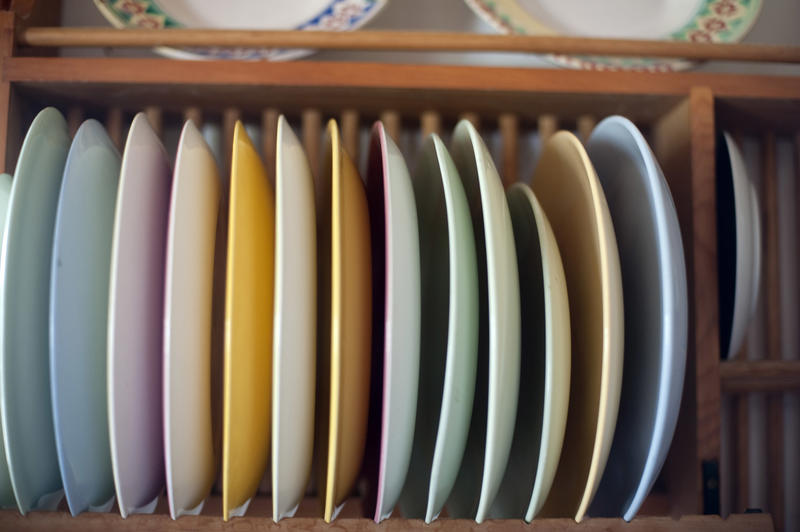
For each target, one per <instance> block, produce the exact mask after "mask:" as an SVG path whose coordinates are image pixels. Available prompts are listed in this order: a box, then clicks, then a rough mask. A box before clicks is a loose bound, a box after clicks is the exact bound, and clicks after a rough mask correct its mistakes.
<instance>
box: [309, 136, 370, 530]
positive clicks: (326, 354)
mask: <svg viewBox="0 0 800 532" xmlns="http://www.w3.org/2000/svg"><path fill="white" fill-rule="evenodd" d="M323 161H324V162H323V171H322V179H321V186H320V190H319V196H318V199H319V201H318V203H317V214H318V222H319V231H318V233H317V234H318V237H319V243H320V253H319V255H318V257H319V264H320V277H319V279H320V282H319V288H320V292H323V294H321V297H320V305H322V307H321V308H320V322H319V323H320V335H319V342H320V348H319V350H318V352H319V356H320V360H319V371H320V379H319V380H320V381H321V383H322V384H321V388H320V396H319V398H318V419H319V420H320V424H319V426H320V430H319V435H320V437H319V438H318V439H319V441H320V445H321V448H320V456H319V458H320V461H319V465H320V471H321V473H322V474H323V475H324V481H323V482H322V484H321V488H322V487H324V490H323V491H322V493H324V494H325V506H324V513H323V517H324V518H325V521H328V522H330V521H331V520H332V519H334V518H335V517H336V514H338V512H339V510H341V508H342V506H343V505H344V502H345V501H346V500H347V497H348V496H349V495H350V492H351V491H352V489H353V486H354V485H355V482H356V479H357V477H358V474H359V472H360V470H361V464H362V460H363V457H364V446H365V442H366V432H367V412H368V408H369V379H370V342H371V336H370V334H371V328H372V327H371V326H372V277H371V276H372V271H371V263H370V262H371V259H370V228H369V212H368V210H367V198H366V193H365V190H364V184H363V183H362V181H361V178H360V177H359V175H358V171H357V170H356V168H355V166H354V165H353V163H352V161H351V160H350V156H349V155H348V154H347V152H346V151H345V150H344V148H343V147H342V145H341V141H340V138H339V130H338V128H337V126H336V122H335V121H333V120H331V121H330V122H328V127H327V130H326V136H325V156H324V159H323Z"/></svg>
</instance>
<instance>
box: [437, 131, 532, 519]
mask: <svg viewBox="0 0 800 532" xmlns="http://www.w3.org/2000/svg"><path fill="white" fill-rule="evenodd" d="M452 153H453V160H454V161H455V164H456V168H458V173H459V175H460V176H461V182H462V183H463V184H464V191H465V192H466V195H467V201H468V203H469V206H470V213H471V217H472V227H473V231H474V234H475V243H476V245H475V248H476V250H477V261H478V301H479V304H478V308H479V333H478V379H477V381H476V390H475V403H474V407H473V411H472V422H471V425H470V434H469V438H468V441H467V449H466V452H465V454H464V461H463V463H462V464H461V471H460V472H459V477H458V478H457V480H456V485H455V487H454V489H453V493H452V495H451V496H450V500H449V502H448V510H449V511H450V514H451V515H452V516H454V517H463V518H470V517H473V516H475V520H476V521H478V522H479V523H480V522H482V521H483V520H484V519H485V518H486V516H487V514H488V512H489V509H490V508H491V505H492V502H493V501H494V498H495V496H496V495H497V490H498V489H499V488H500V482H501V481H502V479H503V474H504V473H505V469H506V464H507V462H508V456H509V452H510V450H511V442H512V440H513V437H514V423H515V420H516V416H517V394H518V391H519V371H520V307H519V274H518V271H517V255H516V251H515V246H514V231H513V229H512V225H511V215H510V213H509V210H508V203H507V202H506V198H505V194H504V192H503V184H502V182H501V181H500V176H499V175H498V173H497V170H496V169H495V166H494V163H493V162H492V158H491V155H490V154H489V151H488V150H487V148H486V146H485V145H484V143H483V140H482V139H481V137H480V135H479V134H478V132H477V131H476V130H475V128H474V127H473V126H472V124H470V123H469V122H468V121H466V120H462V121H461V122H459V124H458V125H457V126H456V129H455V131H454V133H453V147H452ZM478 489H479V490H480V492H479V493H478V491H477V490H478Z"/></svg>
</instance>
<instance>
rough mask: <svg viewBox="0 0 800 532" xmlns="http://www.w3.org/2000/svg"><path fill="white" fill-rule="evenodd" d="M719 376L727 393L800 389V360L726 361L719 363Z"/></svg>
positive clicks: (723, 389)
mask: <svg viewBox="0 0 800 532" xmlns="http://www.w3.org/2000/svg"><path fill="white" fill-rule="evenodd" d="M719 376H720V380H721V384H722V391H723V392H725V393H728V394H733V393H745V392H782V391H792V390H794V391H800V361H788V360H758V361H753V362H744V361H742V362H739V361H731V362H727V361H726V362H722V363H721V364H720V365H719Z"/></svg>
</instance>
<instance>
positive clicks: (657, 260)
mask: <svg viewBox="0 0 800 532" xmlns="http://www.w3.org/2000/svg"><path fill="white" fill-rule="evenodd" d="M586 148H587V151H588V153H589V157H590V158H591V160H592V164H594V167H595V169H596V170H597V175H598V177H599V178H600V182H601V183H602V185H603V191H604V193H605V195H606V201H607V202H608V208H609V211H610V212H611V219H612V221H613V223H614V232H615V233H616V235H617V245H618V248H619V257H620V266H621V268H622V291H623V297H624V308H625V355H624V361H625V362H624V367H623V373H622V395H621V397H620V404H619V414H618V417H617V428H616V431H615V432H614V442H613V444H612V446H611V452H610V454H609V457H608V463H607V465H606V469H605V473H604V474H603V478H602V480H601V481H600V486H599V487H598V489H597V494H596V496H595V499H594V501H593V503H592V505H591V507H590V510H589V513H590V514H591V515H593V516H608V517H619V516H622V517H624V518H625V519H626V520H628V521H629V520H631V519H632V518H633V517H634V516H635V515H636V512H637V511H638V510H639V507H640V506H641V505H642V502H644V499H645V497H646V496H647V494H648V492H649V491H650V488H651V487H652V486H653V483H654V482H655V480H656V477H657V476H658V473H659V471H660V470H661V466H662V465H663V464H664V459H665V458H666V456H667V451H668V450H669V446H670V442H671V441H672V434H673V432H674V431H675V423H676V422H677V419H678V410H679V409H680V402H681V393H682V391H683V372H684V368H685V366H686V343H687V327H688V323H687V319H688V318H687V316H688V312H689V309H688V295H687V288H686V263H685V260H684V255H683V244H682V242H681V233H680V226H679V225H678V215H677V212H676V211H675V204H674V203H673V201H672V195H671V194H670V192H669V188H668V187H667V182H666V180H665V179H664V175H663V174H662V172H661V168H659V166H658V162H657V161H656V159H655V156H654V155H653V153H652V151H650V148H649V146H648V145H647V142H646V141H645V139H644V137H643V136H642V134H641V133H640V132H639V130H638V129H636V126H635V125H633V123H632V122H631V121H630V120H628V119H627V118H623V117H621V116H612V117H609V118H606V119H605V120H603V121H602V122H600V124H598V125H597V127H596V128H595V130H594V132H593V133H592V135H591V137H590V138H589V142H588V143H587V145H586Z"/></svg>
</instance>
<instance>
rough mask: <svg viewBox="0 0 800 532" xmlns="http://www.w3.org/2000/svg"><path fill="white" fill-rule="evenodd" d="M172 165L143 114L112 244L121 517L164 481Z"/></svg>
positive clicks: (111, 389) (141, 508)
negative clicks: (167, 255) (166, 268)
mask: <svg viewBox="0 0 800 532" xmlns="http://www.w3.org/2000/svg"><path fill="white" fill-rule="evenodd" d="M171 174H172V172H171V169H170V163H169V159H168V158H167V153H166V152H165V151H164V146H163V145H162V144H161V141H160V140H159V139H158V136H157V135H156V133H155V131H153V128H152V127H151V126H150V124H149V123H148V122H147V117H146V116H145V115H144V113H139V114H137V115H136V117H134V119H133V122H132V123H131V128H130V131H129V132H128V140H127V142H126V143H125V150H124V152H123V155H122V171H121V174H120V180H119V190H118V192H117V211H116V217H115V220H114V237H113V244H112V248H111V280H110V291H109V297H110V303H109V317H108V324H109V330H108V408H109V430H110V435H111V463H112V466H113V471H114V485H115V487H116V490H117V503H118V504H119V511H120V513H121V514H122V517H127V516H128V514H131V513H150V512H152V511H153V510H154V509H155V505H156V503H157V502H158V496H159V494H160V493H161V491H162V490H163V488H164V425H163V401H162V391H163V386H164V384H163V380H162V379H163V371H162V369H163V364H164V358H163V354H164V344H163V333H164V265H165V251H166V243H167V220H168V216H169V195H170V188H171V181H172V179H171V177H172V175H171Z"/></svg>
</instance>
